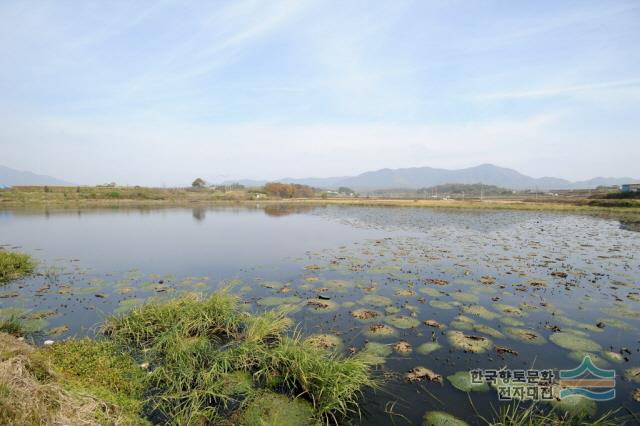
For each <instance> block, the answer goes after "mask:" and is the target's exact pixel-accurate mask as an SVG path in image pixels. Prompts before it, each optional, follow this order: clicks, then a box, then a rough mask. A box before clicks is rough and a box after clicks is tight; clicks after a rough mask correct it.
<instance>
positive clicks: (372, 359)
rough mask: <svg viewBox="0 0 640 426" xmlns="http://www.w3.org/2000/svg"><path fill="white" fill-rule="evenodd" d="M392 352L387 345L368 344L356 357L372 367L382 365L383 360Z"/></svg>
mask: <svg viewBox="0 0 640 426" xmlns="http://www.w3.org/2000/svg"><path fill="white" fill-rule="evenodd" d="M392 351H393V350H392V349H391V347H390V346H389V345H385V344H384V343H378V342H368V343H367V344H366V345H365V346H364V348H363V349H362V350H361V351H360V352H359V353H358V354H357V355H356V356H357V357H359V358H362V359H363V360H365V361H366V362H367V363H369V364H372V365H378V364H384V363H385V358H386V357H388V356H389V355H391V352H392Z"/></svg>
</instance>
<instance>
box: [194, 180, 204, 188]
mask: <svg viewBox="0 0 640 426" xmlns="http://www.w3.org/2000/svg"><path fill="white" fill-rule="evenodd" d="M205 186H207V182H205V181H204V179H202V178H197V179H196V180H194V181H193V183H192V184H191V187H193V188H204V187H205Z"/></svg>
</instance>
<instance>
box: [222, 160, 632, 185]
mask: <svg viewBox="0 0 640 426" xmlns="http://www.w3.org/2000/svg"><path fill="white" fill-rule="evenodd" d="M230 182H231V181H228V182H225V183H230ZM238 182H239V183H241V184H243V185H247V186H259V185H261V184H264V183H265V182H266V181H260V180H253V181H248V180H240V181H238ZM276 182H284V183H299V184H303V185H311V186H314V187H318V188H327V189H335V188H338V187H340V186H346V187H349V188H352V189H354V190H357V191H367V190H374V189H392V188H393V189H397V188H410V189H418V188H425V187H430V186H436V185H443V184H448V183H467V184H474V183H483V184H486V185H495V186H499V187H503V188H509V189H516V190H523V189H533V190H535V189H540V190H543V189H545V190H548V189H588V188H595V187H597V186H601V185H605V186H609V185H621V184H623V183H635V182H640V180H638V179H633V178H627V177H622V178H615V177H611V178H610V177H596V178H593V179H589V180H585V181H578V182H572V181H569V180H566V179H560V178H554V177H541V178H533V177H530V176H526V175H524V174H522V173H520V172H517V171H516V170H513V169H508V168H505V167H498V166H495V165H493V164H481V165H479V166H475V167H469V168H465V169H457V170H448V169H439V168H433V167H410V168H402V169H380V170H373V171H368V172H364V173H361V174H359V175H357V176H347V177H328V178H300V179H294V178H283V179H278V180H276Z"/></svg>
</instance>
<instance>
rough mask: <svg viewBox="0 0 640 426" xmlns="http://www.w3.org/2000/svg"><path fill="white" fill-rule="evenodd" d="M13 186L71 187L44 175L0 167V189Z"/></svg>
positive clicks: (67, 183)
mask: <svg viewBox="0 0 640 426" xmlns="http://www.w3.org/2000/svg"><path fill="white" fill-rule="evenodd" d="M15 185H51V186H73V185H74V184H73V183H70V182H66V181H64V180H62V179H58V178H54V177H51V176H46V175H39V174H36V173H32V172H27V171H22V170H15V169H11V168H9V167H5V166H2V165H0V187H2V186H15Z"/></svg>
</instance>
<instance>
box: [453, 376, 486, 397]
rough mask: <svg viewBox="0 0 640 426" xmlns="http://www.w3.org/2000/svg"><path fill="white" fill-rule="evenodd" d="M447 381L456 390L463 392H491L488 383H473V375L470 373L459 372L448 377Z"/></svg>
mask: <svg viewBox="0 0 640 426" xmlns="http://www.w3.org/2000/svg"><path fill="white" fill-rule="evenodd" d="M447 380H448V381H449V383H451V385H452V386H453V387H454V388H456V389H459V390H461V391H463V392H485V391H488V390H489V385H488V384H487V383H479V384H478V383H473V382H472V381H471V373H469V372H468V371H458V372H457V373H455V374H452V375H450V376H447Z"/></svg>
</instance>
